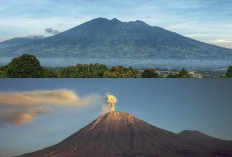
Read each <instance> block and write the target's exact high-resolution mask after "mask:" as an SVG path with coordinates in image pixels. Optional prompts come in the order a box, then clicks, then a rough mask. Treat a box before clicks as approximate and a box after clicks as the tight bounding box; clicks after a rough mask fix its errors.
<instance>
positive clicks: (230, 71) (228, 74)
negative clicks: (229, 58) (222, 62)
mask: <svg viewBox="0 0 232 157" xmlns="http://www.w3.org/2000/svg"><path fill="white" fill-rule="evenodd" d="M224 76H225V78H232V66H229V68H228V69H227V72H226V73H225V75H224Z"/></svg>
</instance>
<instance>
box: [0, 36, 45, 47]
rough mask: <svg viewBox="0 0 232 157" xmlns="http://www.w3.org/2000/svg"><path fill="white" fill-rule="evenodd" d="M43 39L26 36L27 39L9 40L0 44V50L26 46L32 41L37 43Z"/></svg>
mask: <svg viewBox="0 0 232 157" xmlns="http://www.w3.org/2000/svg"><path fill="white" fill-rule="evenodd" d="M43 38H44V36H28V37H18V38H13V39H9V40H6V41H2V42H0V49H4V48H8V47H14V46H21V45H24V44H28V43H31V42H34V41H38V40H40V39H43Z"/></svg>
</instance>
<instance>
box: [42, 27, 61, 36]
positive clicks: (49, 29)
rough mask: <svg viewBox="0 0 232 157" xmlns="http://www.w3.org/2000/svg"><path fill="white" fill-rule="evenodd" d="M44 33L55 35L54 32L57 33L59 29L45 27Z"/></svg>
mask: <svg viewBox="0 0 232 157" xmlns="http://www.w3.org/2000/svg"><path fill="white" fill-rule="evenodd" d="M45 33H46V34H49V35H56V34H59V33H60V31H59V30H54V29H52V28H46V29H45Z"/></svg>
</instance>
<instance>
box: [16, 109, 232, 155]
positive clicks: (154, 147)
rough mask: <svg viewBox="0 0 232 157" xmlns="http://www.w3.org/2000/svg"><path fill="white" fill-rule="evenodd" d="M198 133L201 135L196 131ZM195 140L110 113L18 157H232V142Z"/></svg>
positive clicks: (119, 113)
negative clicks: (60, 139) (52, 143)
mask: <svg viewBox="0 0 232 157" xmlns="http://www.w3.org/2000/svg"><path fill="white" fill-rule="evenodd" d="M185 132H186V131H185ZM190 132H191V131H190ZM190 132H189V131H188V133H190ZM197 134H203V133H199V132H197ZM196 139H197V138H196ZM200 139H201V137H200ZM204 140H205V138H203V141H204ZM198 141H199V139H197V140H195V138H194V139H192V138H190V139H188V138H186V137H185V136H184V137H183V136H179V134H175V133H172V132H170V131H166V130H164V129H160V128H158V127H155V126H153V125H150V124H148V123H146V122H144V121H142V120H140V119H138V118H136V117H135V116H133V115H130V114H128V113H124V112H118V111H113V112H109V113H105V114H102V115H101V116H100V117H98V118H97V119H96V120H94V121H93V122H91V123H90V124H88V125H87V126H85V127H83V128H82V129H80V130H79V131H78V132H76V133H74V134H72V135H71V136H69V137H68V138H66V139H64V140H63V141H61V142H60V143H58V144H56V145H53V146H50V147H48V148H45V149H43V150H40V151H36V152H33V153H28V154H24V155H21V156H19V157H45V156H46V157H61V156H62V157H91V156H95V157H115V156H117V157H132V156H133V157H161V156H162V157H171V156H172V157H182V156H183V157H184V156H189V157H202V156H204V157H216V156H224V157H229V156H231V155H232V142H231V141H224V140H220V139H217V140H216V142H215V139H214V138H212V137H209V138H208V140H207V141H206V143H198ZM201 142H202V140H201Z"/></svg>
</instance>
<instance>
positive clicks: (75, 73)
mask: <svg viewBox="0 0 232 157" xmlns="http://www.w3.org/2000/svg"><path fill="white" fill-rule="evenodd" d="M107 70H109V68H108V67H107V66H106V65H103V64H84V65H82V64H77V65H76V66H68V67H66V68H64V69H63V70H61V72H60V74H61V75H60V77H62V78H102V77H103V75H104V73H105V72H106V71H107Z"/></svg>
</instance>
